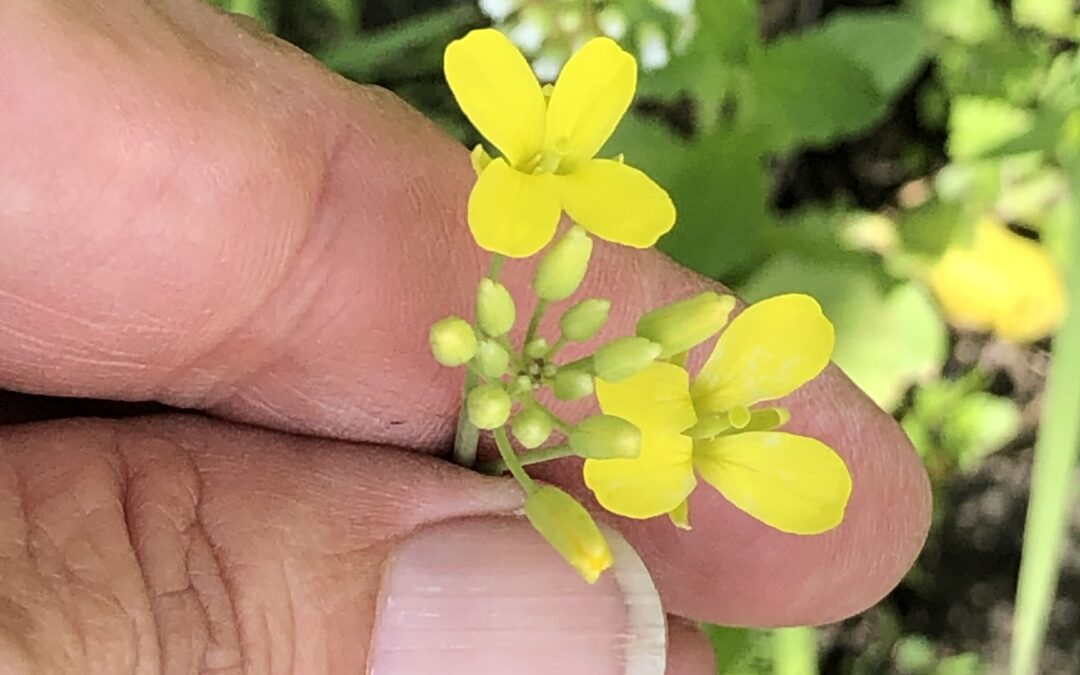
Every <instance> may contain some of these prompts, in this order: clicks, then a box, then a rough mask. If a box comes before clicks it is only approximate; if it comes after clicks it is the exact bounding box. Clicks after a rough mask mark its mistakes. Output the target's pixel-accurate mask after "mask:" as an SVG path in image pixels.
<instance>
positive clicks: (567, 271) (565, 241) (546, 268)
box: [533, 226, 593, 302]
mask: <svg viewBox="0 0 1080 675" xmlns="http://www.w3.org/2000/svg"><path fill="white" fill-rule="evenodd" d="M592 246H593V243H592V239H590V238H589V235H587V234H585V230H583V229H581V228H580V227H577V226H574V227H572V228H570V231H569V232H567V233H566V234H565V235H564V236H563V238H562V239H560V240H559V241H557V242H555V245H554V246H552V247H551V249H550V250H549V251H548V252H547V253H546V254H545V255H544V257H543V259H542V260H541V261H540V264H539V265H538V266H537V268H536V274H535V276H533V290H535V291H536V295H537V296H538V297H539V298H540V299H541V300H548V301H551V302H558V301H559V300H565V299H566V298H568V297H570V296H571V295H573V293H574V291H576V290H577V288H578V286H580V285H581V280H582V279H584V278H585V270H587V269H588V267H589V256H590V255H592Z"/></svg>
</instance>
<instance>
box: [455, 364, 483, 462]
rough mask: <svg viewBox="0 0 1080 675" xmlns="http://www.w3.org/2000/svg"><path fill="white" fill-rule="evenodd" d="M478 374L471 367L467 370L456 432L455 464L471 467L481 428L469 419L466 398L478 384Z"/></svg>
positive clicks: (474, 458)
mask: <svg viewBox="0 0 1080 675" xmlns="http://www.w3.org/2000/svg"><path fill="white" fill-rule="evenodd" d="M476 380H477V375H476V373H475V372H473V370H472V369H471V368H470V369H468V370H466V371H465V393H464V394H463V395H462V397H461V410H459V411H458V423H457V433H455V434H454V464H457V465H458V466H464V467H471V466H472V465H473V464H475V463H476V445H477V443H479V441H480V430H479V429H477V428H476V425H475V424H473V423H472V422H470V421H469V413H468V411H467V410H466V409H465V398H466V397H467V396H468V395H469V392H470V391H471V390H472V388H473V387H475V386H476Z"/></svg>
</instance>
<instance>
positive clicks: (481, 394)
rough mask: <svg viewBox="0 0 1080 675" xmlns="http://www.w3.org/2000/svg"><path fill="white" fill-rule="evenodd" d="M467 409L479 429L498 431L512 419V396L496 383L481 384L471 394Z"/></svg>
mask: <svg viewBox="0 0 1080 675" xmlns="http://www.w3.org/2000/svg"><path fill="white" fill-rule="evenodd" d="M465 408H466V410H467V411H468V414H469V421H470V422H472V423H473V424H474V425H476V428H477V429H497V428H499V427H501V426H502V425H503V424H505V423H506V419H507V418H508V417H510V394H507V393H506V390H505V389H503V388H502V386H501V385H499V384H496V383H494V382H491V383H488V384H481V385H480V386H478V387H475V388H474V389H473V390H472V391H470V392H469V395H468V396H467V397H466V399H465Z"/></svg>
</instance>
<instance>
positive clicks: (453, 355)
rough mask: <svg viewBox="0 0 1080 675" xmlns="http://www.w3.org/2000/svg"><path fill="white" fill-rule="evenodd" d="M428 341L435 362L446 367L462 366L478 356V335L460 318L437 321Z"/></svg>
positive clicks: (453, 317) (449, 317)
mask: <svg viewBox="0 0 1080 675" xmlns="http://www.w3.org/2000/svg"><path fill="white" fill-rule="evenodd" d="M428 339H429V341H430V343H431V353H432V354H433V355H434V356H435V360H436V361H438V362H439V363H441V364H443V365H444V366H451V367H453V366H460V365H461V364H463V363H467V362H468V361H469V359H471V358H472V357H473V356H475V355H476V333H475V332H473V329H472V326H470V325H469V324H468V323H467V322H466V321H465V320H464V319H462V318H460V317H456V316H448V317H446V318H445V319H442V320H441V321H436V322H435V323H434V324H433V325H432V326H431V332H430V333H429V334H428Z"/></svg>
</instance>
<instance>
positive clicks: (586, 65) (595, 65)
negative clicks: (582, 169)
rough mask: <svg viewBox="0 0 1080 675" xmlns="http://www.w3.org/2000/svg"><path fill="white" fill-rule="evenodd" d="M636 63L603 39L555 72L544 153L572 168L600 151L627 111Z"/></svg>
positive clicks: (593, 43)
mask: <svg viewBox="0 0 1080 675" xmlns="http://www.w3.org/2000/svg"><path fill="white" fill-rule="evenodd" d="M635 87H637V62H636V61H635V60H634V57H633V56H631V55H630V54H628V53H627V52H625V51H623V50H622V48H620V47H619V45H617V44H616V43H615V42H614V41H613V40H611V39H609V38H594V39H592V40H589V41H588V42H587V43H585V46H584V47H582V48H581V49H580V50H578V51H577V53H575V54H574V55H573V56H572V57H570V61H568V62H567V64H566V65H565V66H564V67H563V69H562V72H561V73H559V79H558V80H557V81H556V82H555V89H554V90H553V91H552V92H551V100H549V101H548V110H547V139H546V141H545V149H547V150H549V151H553V152H555V153H557V154H559V155H562V156H563V157H564V160H563V163H562V166H563V167H564V168H567V169H570V170H573V168H574V167H575V166H576V165H577V164H578V163H580V162H583V161H585V160H587V159H590V158H591V157H592V156H593V155H595V154H596V153H597V151H599V150H600V147H601V146H602V145H604V142H605V141H607V139H608V137H609V136H611V132H612V131H614V130H615V127H616V125H618V123H619V120H620V119H622V116H623V115H624V114H625V113H626V109H627V108H628V107H630V101H631V99H633V98H634V89H635Z"/></svg>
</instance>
